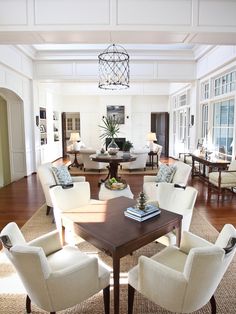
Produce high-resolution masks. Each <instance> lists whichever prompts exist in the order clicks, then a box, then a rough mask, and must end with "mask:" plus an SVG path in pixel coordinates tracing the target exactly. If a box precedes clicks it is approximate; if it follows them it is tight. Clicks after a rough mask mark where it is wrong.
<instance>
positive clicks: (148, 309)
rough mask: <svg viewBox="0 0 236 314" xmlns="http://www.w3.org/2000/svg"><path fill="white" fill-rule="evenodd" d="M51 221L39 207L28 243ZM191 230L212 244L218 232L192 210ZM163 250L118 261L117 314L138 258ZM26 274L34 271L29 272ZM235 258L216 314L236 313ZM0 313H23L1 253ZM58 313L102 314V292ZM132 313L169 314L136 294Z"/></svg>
mask: <svg viewBox="0 0 236 314" xmlns="http://www.w3.org/2000/svg"><path fill="white" fill-rule="evenodd" d="M51 221H52V218H51V217H50V216H46V215H45V206H43V207H42V208H40V209H39V210H38V211H37V212H36V213H35V214H34V215H33V216H32V218H31V219H30V220H29V221H28V222H27V223H26V224H25V225H24V226H23V228H22V231H23V233H24V235H25V237H26V239H27V240H31V239H33V238H35V237H37V236H39V235H42V234H44V233H47V232H49V231H52V230H54V228H55V225H54V224H52V222H51ZM191 231H192V232H193V233H195V234H198V235H199V236H201V237H203V238H205V239H207V240H209V241H211V242H214V241H215V239H216V237H217V235H218V232H217V231H216V230H215V229H214V228H213V227H212V226H211V225H210V224H209V223H208V222H207V221H206V220H205V219H204V218H203V217H202V216H201V215H200V214H199V213H198V211H197V210H196V209H195V210H194V214H193V219H192V223H191ZM77 240H78V246H79V248H80V249H81V250H83V251H84V252H87V253H88V254H92V255H94V254H95V255H97V256H98V258H100V259H101V260H102V261H103V262H104V263H106V264H107V265H108V267H110V269H111V270H112V268H111V265H112V260H111V258H110V257H108V256H107V255H105V254H104V253H102V252H100V251H98V249H96V248H95V247H93V246H92V245H90V244H89V243H87V242H85V241H83V240H82V239H81V238H80V239H77ZM162 248H163V247H162V246H161V245H160V244H157V243H151V244H149V245H147V246H145V247H143V248H141V249H139V250H137V251H135V252H134V253H133V255H132V256H130V255H129V256H126V257H124V258H122V259H121V279H120V282H121V289H120V314H125V313H127V271H128V270H129V269H130V268H131V267H132V266H134V265H136V264H137V262H138V257H139V256H140V255H146V256H152V255H153V254H155V253H156V252H157V251H159V250H161V249H162ZM29 271H32V272H33V271H34V270H33V269H32V270H29ZM235 291H236V258H235V259H234V260H233V262H232V263H231V265H230V267H229V269H228V271H227V272H226V274H225V276H224V278H223V280H222V281H221V283H220V285H219V287H218V289H217V291H216V293H215V297H216V302H217V313H218V314H235V313H236V293H235ZM112 292H113V290H112V284H111V314H112V313H113V293H112ZM0 313H1V314H22V313H25V293H24V288H23V287H22V285H21V282H20V280H19V278H18V277H17V275H16V273H15V271H14V269H13V267H12V266H11V265H10V264H9V262H8V260H6V258H5V255H4V254H3V253H0ZM32 313H33V314H43V313H45V312H44V311H42V310H40V309H38V308H37V307H35V306H32ZM58 313H61V314H79V313H80V314H90V313H94V314H102V313H104V311H103V298H102V293H98V294H96V295H95V296H93V297H92V298H90V299H88V300H87V301H85V302H83V303H81V304H79V305H77V306H75V307H73V308H70V309H68V310H65V311H61V312H58ZM133 313H134V314H157V313H160V314H170V312H168V311H166V310H164V309H162V308H160V307H159V306H157V305H156V304H154V303H152V302H150V301H149V300H147V299H146V298H144V297H143V296H142V295H140V294H138V293H136V294H135V301H134V312H133ZM208 313H210V306H209V305H208V304H207V305H206V306H204V307H203V308H202V309H201V310H199V311H197V312H195V314H208Z"/></svg>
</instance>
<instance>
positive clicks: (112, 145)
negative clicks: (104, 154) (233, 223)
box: [107, 138, 119, 155]
mask: <svg viewBox="0 0 236 314" xmlns="http://www.w3.org/2000/svg"><path fill="white" fill-rule="evenodd" d="M107 151H108V154H109V155H116V154H117V153H118V151H119V146H118V145H117V144H116V142H115V140H114V138H112V140H111V142H110V144H109V145H108V146H107Z"/></svg>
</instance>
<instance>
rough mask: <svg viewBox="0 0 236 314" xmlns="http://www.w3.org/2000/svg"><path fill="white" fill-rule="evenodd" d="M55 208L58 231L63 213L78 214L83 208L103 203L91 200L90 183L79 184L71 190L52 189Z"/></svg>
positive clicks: (51, 193) (56, 187)
mask: <svg viewBox="0 0 236 314" xmlns="http://www.w3.org/2000/svg"><path fill="white" fill-rule="evenodd" d="M50 195H51V199H52V203H53V208H54V217H55V222H56V225H57V228H58V230H61V227H62V225H61V215H62V214H63V213H68V212H69V213H76V211H78V209H79V208H80V207H81V206H84V205H89V204H94V203H96V204H100V203H102V201H99V200H93V199H91V198H90V197H91V193H90V185H89V182H78V183H77V184H75V185H74V186H73V187H72V188H70V189H63V188H62V187H61V186H55V187H53V188H51V189H50Z"/></svg>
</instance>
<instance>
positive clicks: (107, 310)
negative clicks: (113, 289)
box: [103, 285, 110, 314]
mask: <svg viewBox="0 0 236 314" xmlns="http://www.w3.org/2000/svg"><path fill="white" fill-rule="evenodd" d="M103 302H104V311H105V314H109V313H110V285H109V286H107V287H106V288H105V289H103Z"/></svg>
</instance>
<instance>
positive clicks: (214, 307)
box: [210, 295, 216, 314]
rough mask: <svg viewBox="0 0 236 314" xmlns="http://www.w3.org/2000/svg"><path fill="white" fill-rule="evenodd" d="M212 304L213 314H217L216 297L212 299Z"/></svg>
mask: <svg viewBox="0 0 236 314" xmlns="http://www.w3.org/2000/svg"><path fill="white" fill-rule="evenodd" d="M210 303H211V314H216V300H215V297H214V295H213V296H212V297H211V299H210Z"/></svg>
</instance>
